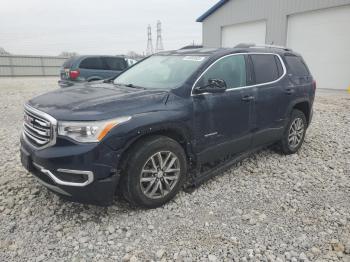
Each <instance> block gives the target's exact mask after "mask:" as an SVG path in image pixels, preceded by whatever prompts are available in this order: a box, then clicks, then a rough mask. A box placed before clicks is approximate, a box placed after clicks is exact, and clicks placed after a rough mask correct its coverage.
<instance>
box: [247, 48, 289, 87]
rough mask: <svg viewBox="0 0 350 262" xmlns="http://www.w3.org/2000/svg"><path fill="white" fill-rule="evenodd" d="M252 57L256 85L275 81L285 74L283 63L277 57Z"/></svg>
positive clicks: (258, 55) (261, 55) (262, 55)
mask: <svg viewBox="0 0 350 262" xmlns="http://www.w3.org/2000/svg"><path fill="white" fill-rule="evenodd" d="M250 57H251V59H252V62H253V69H254V74H255V83H256V84H263V83H268V82H272V81H275V80H277V79H278V78H280V77H281V75H282V74H283V69H282V65H281V62H280V61H279V59H278V57H277V56H275V55H270V54H266V55H265V54H256V55H250ZM276 58H277V59H276Z"/></svg>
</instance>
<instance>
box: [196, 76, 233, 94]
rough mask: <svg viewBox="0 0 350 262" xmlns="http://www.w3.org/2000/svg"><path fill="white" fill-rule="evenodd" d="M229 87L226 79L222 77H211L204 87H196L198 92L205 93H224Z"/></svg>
mask: <svg viewBox="0 0 350 262" xmlns="http://www.w3.org/2000/svg"><path fill="white" fill-rule="evenodd" d="M226 89H227V86H226V82H225V80H222V79H209V80H208V83H207V84H206V85H204V86H202V87H197V88H195V90H194V91H195V93H196V94H203V93H223V92H225V91H226Z"/></svg>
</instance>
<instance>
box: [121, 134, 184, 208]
mask: <svg viewBox="0 0 350 262" xmlns="http://www.w3.org/2000/svg"><path fill="white" fill-rule="evenodd" d="M129 155H130V157H129V159H128V161H127V164H126V168H125V170H124V174H123V175H124V177H123V185H122V190H123V195H124V197H125V198H126V199H127V200H128V201H129V202H131V203H132V204H135V205H138V206H141V207H145V208H155V207H159V206H161V205H163V204H165V203H166V202H168V201H169V200H171V199H172V198H173V197H174V196H175V195H176V194H177V192H178V191H179V190H180V189H181V186H182V185H183V183H184V180H185V176H186V170H187V166H186V155H185V152H184V150H183V148H182V147H181V145H179V144H178V143H177V142H176V141H175V140H173V139H171V138H168V137H164V136H155V137H150V138H147V139H144V140H141V141H139V142H137V144H136V145H134V147H133V148H132V150H131V152H130V153H129Z"/></svg>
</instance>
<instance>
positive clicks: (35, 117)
mask: <svg viewBox="0 0 350 262" xmlns="http://www.w3.org/2000/svg"><path fill="white" fill-rule="evenodd" d="M55 132H56V120H55V119H54V118H52V117H51V116H49V115H48V114H46V113H44V112H41V111H39V110H37V109H35V108H32V107H30V106H28V105H26V106H25V108H24V123H23V135H24V137H25V138H26V139H27V140H28V141H29V142H30V143H31V144H32V145H33V146H35V147H38V148H43V147H48V146H50V145H53V144H54V143H55V142H56V133H55Z"/></svg>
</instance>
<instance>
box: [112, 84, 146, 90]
mask: <svg viewBox="0 0 350 262" xmlns="http://www.w3.org/2000/svg"><path fill="white" fill-rule="evenodd" d="M117 85H121V86H126V87H130V88H139V89H145V88H144V87H142V86H135V85H134V84H117Z"/></svg>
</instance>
